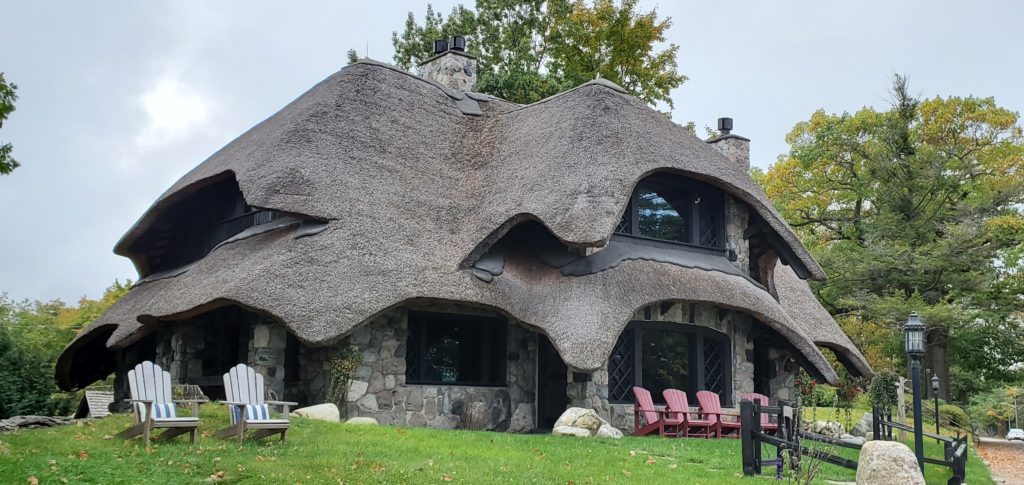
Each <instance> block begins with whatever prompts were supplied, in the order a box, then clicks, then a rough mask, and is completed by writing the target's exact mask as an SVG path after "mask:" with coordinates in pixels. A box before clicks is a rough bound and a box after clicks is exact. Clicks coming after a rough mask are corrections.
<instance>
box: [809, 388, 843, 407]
mask: <svg viewBox="0 0 1024 485" xmlns="http://www.w3.org/2000/svg"><path fill="white" fill-rule="evenodd" d="M837 397H838V394H837V392H836V388H834V387H832V386H830V385H828V384H821V385H817V386H814V391H812V392H811V397H810V400H811V402H810V403H808V404H809V405H811V406H821V407H830V406H835V405H836V398H837Z"/></svg>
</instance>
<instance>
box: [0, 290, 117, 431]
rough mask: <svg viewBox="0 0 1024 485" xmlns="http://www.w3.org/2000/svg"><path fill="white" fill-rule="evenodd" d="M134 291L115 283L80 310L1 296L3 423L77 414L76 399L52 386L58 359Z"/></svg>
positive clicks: (0, 402)
mask: <svg viewBox="0 0 1024 485" xmlns="http://www.w3.org/2000/svg"><path fill="white" fill-rule="evenodd" d="M131 286H132V284H131V281H128V282H126V283H123V284H122V283H121V282H119V281H114V284H113V285H111V286H110V287H108V288H107V289H106V291H105V292H104V293H103V296H102V297H100V298H99V299H98V300H92V299H89V298H85V297H82V299H81V300H79V304H78V306H77V307H74V306H68V305H66V304H64V303H63V302H62V301H60V300H53V301H49V302H38V301H37V302H32V303H29V302H28V301H22V302H13V301H11V300H10V299H9V298H7V296H6V295H4V294H0V418H5V417H9V416H14V415H19V414H44V415H56V414H67V413H69V412H71V411H73V409H72V408H73V406H75V405H77V404H78V402H77V400H76V396H75V395H69V394H65V393H61V392H59V390H58V389H57V386H56V383H55V382H54V380H53V375H54V365H55V364H56V362H57V357H58V356H59V355H60V352H61V350H63V349H64V347H65V346H67V344H68V343H69V342H70V341H71V339H73V338H74V337H75V335H76V334H77V333H78V332H79V331H81V330H82V329H83V328H85V326H86V325H88V324H89V323H91V322H92V321H93V320H95V319H96V317H98V316H99V315H100V314H102V313H103V312H104V311H106V310H107V309H108V308H110V306H111V305H113V304H114V303H116V302H117V300H118V299H120V298H121V297H122V296H124V294H125V293H127V292H128V290H129V289H131Z"/></svg>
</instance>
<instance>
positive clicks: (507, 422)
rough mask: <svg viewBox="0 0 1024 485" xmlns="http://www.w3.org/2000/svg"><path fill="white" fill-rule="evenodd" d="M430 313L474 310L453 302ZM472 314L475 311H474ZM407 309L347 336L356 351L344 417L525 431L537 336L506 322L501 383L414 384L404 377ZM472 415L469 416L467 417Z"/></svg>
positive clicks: (530, 423) (530, 419)
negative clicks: (506, 358)
mask: <svg viewBox="0 0 1024 485" xmlns="http://www.w3.org/2000/svg"><path fill="white" fill-rule="evenodd" d="M429 310H431V311H445V312H449V313H466V312H469V313H474V311H473V310H467V309H464V308H461V307H457V306H454V305H451V306H440V307H439V306H433V307H431V308H429ZM475 313H479V312H478V311H476V312H475ZM406 332H407V311H406V310H405V309H398V310H393V311H390V312H387V313H385V314H384V315H381V316H380V317H378V318H377V319H376V320H375V321H373V322H370V323H368V324H366V325H364V326H362V327H360V328H358V329H356V330H355V331H354V332H353V333H352V334H351V336H350V337H349V339H348V344H349V345H354V346H356V347H357V348H358V349H360V350H361V351H362V359H361V363H360V365H359V367H358V368H357V369H356V371H355V375H354V377H353V379H352V380H351V382H350V383H349V388H348V396H347V402H346V405H345V409H344V410H343V413H344V416H345V417H348V418H351V417H355V416H360V417H369V418H374V419H376V420H377V421H378V422H380V424H384V425H387V424H398V425H410V426H430V427H435V428H457V427H465V426H470V425H471V424H469V423H467V422H466V420H470V421H475V423H473V424H475V425H476V426H479V427H482V428H483V429H488V430H494V431H511V432H520V433H521V432H527V431H530V430H532V429H533V428H534V426H535V419H534V415H535V406H536V404H535V401H536V398H535V388H536V384H535V382H536V362H537V335H536V334H535V333H533V332H530V331H527V330H525V329H524V328H522V327H520V326H518V325H515V324H514V323H512V322H510V325H509V326H508V353H509V355H510V356H514V357H510V358H509V361H508V375H507V380H508V385H507V386H506V387H484V386H446V385H414V384H406V381H405V353H406V348H405V346H406ZM470 416H473V417H474V418H473V419H470V418H469V417H470Z"/></svg>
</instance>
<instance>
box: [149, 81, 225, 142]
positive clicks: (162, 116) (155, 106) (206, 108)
mask: <svg viewBox="0 0 1024 485" xmlns="http://www.w3.org/2000/svg"><path fill="white" fill-rule="evenodd" d="M138 101H139V106H140V108H141V109H142V111H143V113H144V114H145V117H146V122H145V125H143V127H142V129H141V130H140V131H139V132H138V134H137V135H136V136H135V138H134V141H135V144H136V145H137V147H138V148H140V149H153V148H161V147H165V146H167V145H170V144H173V143H176V142H178V141H180V140H182V139H184V138H186V137H188V136H189V135H191V134H193V133H195V132H196V131H198V130H199V129H201V128H202V127H203V126H205V125H206V124H207V122H208V121H209V120H210V117H211V112H212V111H213V107H214V106H213V105H214V103H213V101H212V100H211V99H209V98H208V97H206V96H204V95H202V94H201V93H199V92H198V91H196V90H195V89H194V88H192V87H191V86H189V85H188V84H186V83H184V82H182V81H181V80H180V79H178V78H176V77H173V76H166V77H162V78H159V79H158V80H157V81H156V83H155V84H154V85H153V86H152V87H151V88H150V89H149V90H147V91H146V92H144V93H142V95H141V96H139V99H138Z"/></svg>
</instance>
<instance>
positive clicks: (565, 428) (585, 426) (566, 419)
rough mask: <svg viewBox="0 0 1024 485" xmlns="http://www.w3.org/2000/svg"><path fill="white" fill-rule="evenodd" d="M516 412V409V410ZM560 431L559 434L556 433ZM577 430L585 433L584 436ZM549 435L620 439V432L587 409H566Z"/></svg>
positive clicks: (595, 412) (594, 412)
mask: <svg viewBox="0 0 1024 485" xmlns="http://www.w3.org/2000/svg"><path fill="white" fill-rule="evenodd" d="M517 411H518V409H517ZM559 429H561V430H562V431H561V432H556V431H558V430H559ZM577 430H583V431H586V433H587V434H586V435H583V434H581V433H580V432H579V431H577ZM551 434H556V435H563V436H587V437H590V436H600V437H603V438H616V439H618V438H622V432H621V431H619V430H618V429H617V428H616V427H614V426H612V425H611V424H610V423H608V421H605V420H604V419H603V418H602V417H601V416H600V415H598V414H597V411H594V410H593V409H588V408H569V409H566V410H565V412H564V413H562V415H561V416H559V417H558V421H555V427H554V430H552V431H551Z"/></svg>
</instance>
